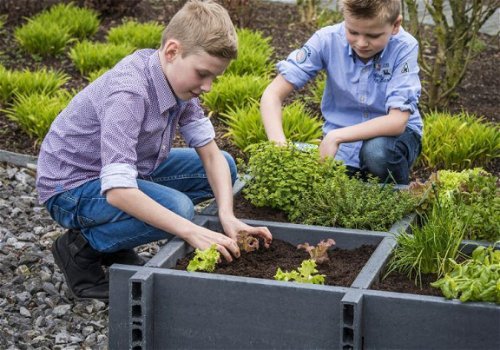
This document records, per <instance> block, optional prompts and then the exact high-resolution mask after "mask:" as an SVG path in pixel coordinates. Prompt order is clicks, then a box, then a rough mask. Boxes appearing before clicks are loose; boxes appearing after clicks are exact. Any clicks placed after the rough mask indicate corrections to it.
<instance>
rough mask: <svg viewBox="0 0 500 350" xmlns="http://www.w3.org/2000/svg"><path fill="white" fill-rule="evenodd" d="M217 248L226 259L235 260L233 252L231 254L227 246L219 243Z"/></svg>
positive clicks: (228, 260)
mask: <svg viewBox="0 0 500 350" xmlns="http://www.w3.org/2000/svg"><path fill="white" fill-rule="evenodd" d="M217 250H218V251H219V253H221V254H222V256H223V257H224V259H226V261H227V262H231V261H233V257H232V256H231V254H229V252H228V251H227V249H226V247H224V246H223V245H221V244H217Z"/></svg>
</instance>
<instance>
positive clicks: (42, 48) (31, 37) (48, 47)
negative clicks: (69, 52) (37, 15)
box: [14, 20, 71, 56]
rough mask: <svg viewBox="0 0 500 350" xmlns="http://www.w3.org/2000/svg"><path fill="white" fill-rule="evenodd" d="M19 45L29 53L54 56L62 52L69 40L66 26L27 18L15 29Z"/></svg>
mask: <svg viewBox="0 0 500 350" xmlns="http://www.w3.org/2000/svg"><path fill="white" fill-rule="evenodd" d="M14 35H15V38H16V40H17V42H18V43H19V45H20V46H21V47H22V48H23V49H25V50H26V51H27V52H28V53H30V54H31V55H40V56H50V55H51V56H56V55H59V54H61V53H63V52H64V50H65V48H66V46H67V45H68V43H69V42H70V41H71V36H70V34H69V33H68V30H67V28H65V27H61V26H59V25H58V24H57V23H55V22H41V21H36V20H29V21H28V23H27V24H25V25H24V26H22V27H19V28H17V29H16V30H15V33H14Z"/></svg>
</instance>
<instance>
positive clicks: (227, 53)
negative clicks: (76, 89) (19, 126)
mask: <svg viewBox="0 0 500 350" xmlns="http://www.w3.org/2000/svg"><path fill="white" fill-rule="evenodd" d="M236 38H237V37H236V32H235V29H234V27H233V24H232V23H231V20H230V18H229V15H228V13H227V11H226V10H225V9H224V8H223V7H222V6H220V5H218V4H217V3H215V2H213V1H210V0H209V1H205V2H202V1H198V0H192V1H188V2H187V3H186V4H185V5H184V7H183V8H182V9H181V10H180V11H179V12H178V13H177V14H176V15H175V16H174V17H173V18H172V19H171V20H170V23H169V24H168V26H167V27H166V29H165V31H164V33H163V38H162V43H161V47H160V49H159V50H153V49H145V50H139V51H137V52H135V53H133V54H132V55H130V56H128V57H126V58H124V59H123V60H122V61H121V62H119V63H118V64H117V65H116V66H115V67H114V68H113V69H111V70H110V71H108V72H107V73H105V74H104V75H103V76H101V77H100V78H99V79H97V80H95V81H94V82H93V83H91V84H90V85H88V86H87V87H86V88H85V89H83V90H82V91H81V92H80V93H78V94H77V95H76V96H75V97H74V98H73V100H72V101H71V102H70V103H69V105H68V106H67V107H66V108H65V109H64V110H63V111H62V112H61V113H60V114H59V116H58V117H57V118H56V120H55V121H54V122H53V124H52V125H51V128H50V131H49V132H48V134H47V136H46V137H45V139H44V141H43V143H42V147H41V151H40V156H39V159H38V169H37V190H38V193H39V196H40V201H41V202H42V203H44V205H45V206H46V207H47V210H48V211H49V213H50V215H51V216H52V218H54V220H56V221H57V222H58V223H59V224H60V225H61V226H63V227H66V228H68V229H69V230H68V231H67V232H66V233H64V234H63V235H62V236H61V237H59V238H58V239H57V240H56V241H55V242H54V244H53V246H52V252H53V255H54V260H55V262H56V264H57V265H58V266H59V268H60V269H61V271H62V272H63V273H64V276H65V278H66V282H67V284H68V287H69V289H70V290H71V292H72V293H73V294H74V295H75V296H76V297H79V298H97V299H107V298H108V287H109V282H108V279H107V277H106V275H105V273H104V270H103V268H102V265H110V264H112V263H125V264H137V265H140V264H143V263H144V262H143V261H142V259H141V258H140V257H139V256H138V255H137V253H135V251H134V248H135V247H137V246H139V245H141V244H145V243H148V242H152V241H156V240H160V239H166V238H171V237H172V236H174V235H175V236H178V237H180V238H182V239H184V240H185V241H186V242H187V243H188V244H190V245H191V246H193V247H194V248H199V249H206V248H209V247H210V246H211V245H214V244H215V245H216V247H217V250H218V251H219V252H220V253H221V255H222V256H223V257H224V258H225V259H226V260H228V261H231V260H232V259H233V257H238V256H239V254H240V251H239V248H238V245H237V243H236V237H237V234H238V232H239V231H242V230H244V231H247V232H249V233H250V234H252V235H255V236H259V237H261V238H263V239H264V240H265V244H266V245H269V243H270V241H271V239H272V236H271V233H270V232H269V230H268V229H267V228H265V227H251V226H249V225H247V224H245V223H243V222H242V221H240V220H238V219H237V218H236V217H235V216H234V213H233V203H232V182H234V181H235V179H236V165H235V163H234V160H233V159H232V158H231V156H230V155H229V154H227V153H222V152H220V150H219V148H218V147H217V145H216V143H215V141H214V136H215V132H214V129H213V126H212V124H211V122H210V120H209V119H208V118H207V117H206V116H205V115H204V113H203V110H202V109H201V107H200V105H199V101H198V96H199V95H200V94H202V93H204V92H207V91H209V90H210V88H211V84H212V82H213V80H214V79H215V77H216V76H218V75H220V74H222V73H223V72H224V70H225V69H226V67H227V65H228V64H229V62H230V61H231V59H233V58H235V57H236V55H237V39H236ZM177 129H179V131H180V133H181V134H182V136H183V137H184V139H185V140H186V143H187V144H188V146H189V147H190V148H189V149H179V148H172V142H173V139H174V136H175V133H176V130H177ZM213 196H215V199H216V200H217V204H218V206H219V218H220V221H221V224H222V227H223V229H224V232H225V235H224V234H221V233H218V232H215V231H212V230H210V229H207V228H205V227H201V226H198V225H196V224H194V223H193V222H191V221H190V220H191V219H192V217H193V215H194V208H193V203H195V204H196V203H198V202H200V201H201V200H203V199H206V198H211V197H213Z"/></svg>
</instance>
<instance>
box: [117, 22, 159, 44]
mask: <svg viewBox="0 0 500 350" xmlns="http://www.w3.org/2000/svg"><path fill="white" fill-rule="evenodd" d="M162 32H163V26H161V25H160V24H159V23H156V22H147V23H138V22H135V21H126V22H124V23H123V24H122V25H120V26H118V27H114V28H111V29H110V30H109V33H108V36H107V40H108V42H110V43H113V44H116V45H119V44H124V43H126V44H129V45H130V46H133V47H134V48H136V49H146V48H152V49H156V48H158V47H159V46H160V42H161V35H162Z"/></svg>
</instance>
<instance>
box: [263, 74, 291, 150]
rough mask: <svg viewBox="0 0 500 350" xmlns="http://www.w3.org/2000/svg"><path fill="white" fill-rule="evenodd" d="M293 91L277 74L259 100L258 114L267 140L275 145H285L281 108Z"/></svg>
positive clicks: (289, 84)
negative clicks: (260, 116)
mask: <svg viewBox="0 0 500 350" xmlns="http://www.w3.org/2000/svg"><path fill="white" fill-rule="evenodd" d="M293 90H294V87H293V85H292V84H291V83H289V82H288V81H286V80H285V78H283V76H282V75H281V74H278V75H277V76H276V78H274V80H273V81H272V82H271V84H269V85H268V87H267V88H266V90H264V93H263V95H262V98H261V100H260V113H261V114H262V121H263V123H264V128H265V129H266V134H267V138H268V139H269V140H270V141H274V142H276V143H277V144H285V143H286V137H285V133H284V132H283V117H282V110H281V106H282V104H283V101H284V100H285V98H286V97H287V96H288V95H290V93H291V92H292V91H293Z"/></svg>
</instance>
